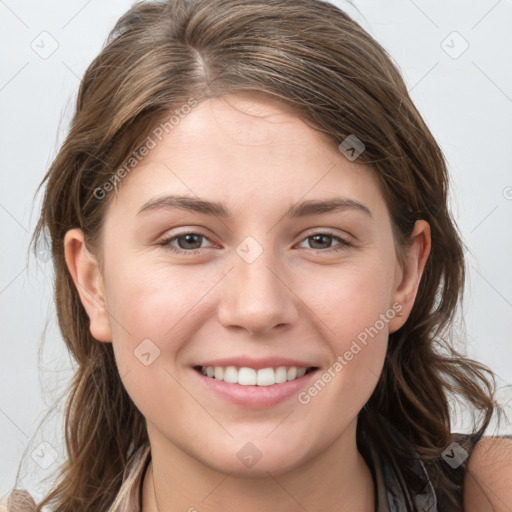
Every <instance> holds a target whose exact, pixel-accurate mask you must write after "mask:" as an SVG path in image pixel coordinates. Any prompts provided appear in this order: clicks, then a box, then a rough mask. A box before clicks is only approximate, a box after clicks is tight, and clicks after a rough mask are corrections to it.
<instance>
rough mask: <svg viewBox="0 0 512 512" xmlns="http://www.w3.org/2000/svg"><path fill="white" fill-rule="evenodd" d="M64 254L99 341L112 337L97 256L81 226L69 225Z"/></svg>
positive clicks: (92, 332) (107, 340) (92, 330)
mask: <svg viewBox="0 0 512 512" xmlns="http://www.w3.org/2000/svg"><path fill="white" fill-rule="evenodd" d="M64 256H65V259H66V264H67V267H68V270H69V272H70V274H71V277H72V278H73V282H74V283H75V287H76V289H77V291H78V294H79V296H80V300H81V302H82V305H83V306H84V308H85V311H86V312H87V316H88V317H89V321H90V330H91V334H92V335H93V337H94V338H96V339H97V340H98V341H104V342H110V341H112V331H111V328H110V322H109V317H108V311H107V308H106V300H105V293H104V287H103V279H102V275H101V271H100V268H99V265H98V262H97V261H96V258H95V257H94V256H93V255H92V254H91V253H90V252H89V251H88V250H87V247H86V245H85V240H84V234H83V232H82V230H81V229H78V228H75V229H70V230H69V231H68V232H67V233H66V235H65V237H64Z"/></svg>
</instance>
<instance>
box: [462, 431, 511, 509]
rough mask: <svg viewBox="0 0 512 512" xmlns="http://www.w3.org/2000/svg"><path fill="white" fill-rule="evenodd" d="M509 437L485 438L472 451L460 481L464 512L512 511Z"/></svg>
mask: <svg viewBox="0 0 512 512" xmlns="http://www.w3.org/2000/svg"><path fill="white" fill-rule="evenodd" d="M511 507H512V437H510V436H508V437H485V438H483V439H481V440H480V441H479V442H478V443H477V444H476V445H475V447H474V448H473V451H472V452H471V456H470V458H469V461H468V465H467V470H466V475H465V478H464V510H465V512H510V510H512V508H511Z"/></svg>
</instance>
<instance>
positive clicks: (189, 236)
mask: <svg viewBox="0 0 512 512" xmlns="http://www.w3.org/2000/svg"><path fill="white" fill-rule="evenodd" d="M200 236H201V235H196V234H194V233H190V234H187V235H183V236H181V237H179V239H178V240H181V239H185V245H187V244H192V245H194V243H195V244H197V239H198V238H199V237H200ZM194 238H195V239H196V241H195V242H194ZM179 245H180V248H181V249H197V248H198V247H182V244H181V243H179ZM200 246H201V243H199V247H200Z"/></svg>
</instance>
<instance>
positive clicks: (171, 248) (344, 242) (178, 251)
mask: <svg viewBox="0 0 512 512" xmlns="http://www.w3.org/2000/svg"><path fill="white" fill-rule="evenodd" d="M185 235H198V236H200V237H202V239H206V240H210V239H209V238H208V237H207V236H205V235H202V234H201V233H196V232H195V231H185V232H183V233H178V234H177V235H174V236H172V237H168V238H165V239H164V240H162V241H161V242H159V243H158V245H161V246H163V247H165V248H166V249H168V250H169V251H171V252H173V253H176V254H197V253H198V252H199V251H200V250H201V249H191V250H186V249H179V248H177V247H174V246H172V245H171V242H172V241H173V240H176V239H177V238H180V237H182V236H185ZM317 235H327V236H329V237H332V238H333V240H337V241H338V242H340V245H339V246H337V247H335V248H327V249H310V250H311V251H315V252H338V251H343V250H345V249H347V248H349V247H352V243H350V242H348V241H347V240H345V239H344V238H341V237H340V236H338V235H336V234H335V233H333V232H331V231H328V230H327V231H318V232H316V233H312V234H310V235H308V236H306V237H305V238H303V239H302V241H301V242H303V241H304V240H307V239H308V238H312V237H314V236H317ZM303 249H304V248H303Z"/></svg>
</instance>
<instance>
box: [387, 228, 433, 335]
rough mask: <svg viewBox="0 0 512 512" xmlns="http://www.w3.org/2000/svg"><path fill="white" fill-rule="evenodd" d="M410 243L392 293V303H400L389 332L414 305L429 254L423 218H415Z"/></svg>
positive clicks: (396, 328) (403, 321)
mask: <svg viewBox="0 0 512 512" xmlns="http://www.w3.org/2000/svg"><path fill="white" fill-rule="evenodd" d="M411 240H412V242H411V245H410V247H409V248H408V250H407V256H406V261H405V264H404V266H403V268H402V269H401V272H400V276H401V277H400V281H399V283H398V284H397V287H396V289H395V292H394V294H393V303H399V304H401V309H400V313H401V315H400V316H398V315H397V316H396V317H395V318H393V320H391V321H390V322H389V332H390V333H391V332H394V331H397V330H398V329H400V327H402V325H403V324H404V323H405V322H406V321H407V318H408V317H409V314H410V312H411V310H412V307H413V305H414V301H415V299H416V295H417V293H418V288H419V285H420V281H421V276H422V275H423V270H424V269H425V264H426V263H427V259H428V256H429V254H430V247H431V237H430V225H429V224H428V222H426V221H424V220H417V221H416V224H415V225H414V229H413V231H412V233H411Z"/></svg>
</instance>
